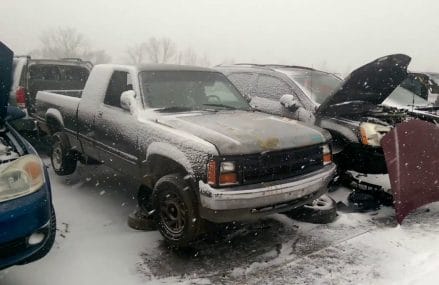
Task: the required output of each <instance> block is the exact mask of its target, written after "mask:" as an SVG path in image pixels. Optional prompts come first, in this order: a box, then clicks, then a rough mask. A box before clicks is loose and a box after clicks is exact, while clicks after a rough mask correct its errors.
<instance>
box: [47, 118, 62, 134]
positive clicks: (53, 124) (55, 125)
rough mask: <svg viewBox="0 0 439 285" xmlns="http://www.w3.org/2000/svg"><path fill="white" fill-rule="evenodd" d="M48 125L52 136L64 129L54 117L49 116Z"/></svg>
mask: <svg viewBox="0 0 439 285" xmlns="http://www.w3.org/2000/svg"><path fill="white" fill-rule="evenodd" d="M46 124H47V128H48V129H49V132H50V134H55V133H56V132H59V131H62V129H63V128H62V124H61V123H60V122H59V121H58V119H56V118H54V117H52V116H47V118H46Z"/></svg>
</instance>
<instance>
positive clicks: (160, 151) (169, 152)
mask: <svg viewBox="0 0 439 285" xmlns="http://www.w3.org/2000/svg"><path fill="white" fill-rule="evenodd" d="M154 155H159V156H163V157H166V158H168V159H170V160H172V161H174V162H176V163H178V164H180V165H181V166H182V167H183V168H184V169H185V170H186V172H187V174H189V175H193V174H194V170H193V168H192V164H191V163H190V161H189V160H188V158H187V156H186V154H184V153H183V152H182V151H181V150H179V149H178V148H176V147H175V146H173V145H171V144H168V143H165V142H154V143H152V144H151V145H150V146H149V147H148V150H147V153H146V160H145V162H146V165H148V166H149V165H150V163H151V158H152V157H153V156H154Z"/></svg>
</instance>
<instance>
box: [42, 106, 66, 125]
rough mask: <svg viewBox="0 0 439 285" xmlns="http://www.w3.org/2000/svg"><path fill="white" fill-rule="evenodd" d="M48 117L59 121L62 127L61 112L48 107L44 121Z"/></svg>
mask: <svg viewBox="0 0 439 285" xmlns="http://www.w3.org/2000/svg"><path fill="white" fill-rule="evenodd" d="M49 118H50V119H53V120H55V121H57V122H58V123H59V125H60V126H61V127H64V120H63V118H62V115H61V112H60V111H59V110H57V109H54V108H49V109H47V111H46V122H47V121H48V120H49Z"/></svg>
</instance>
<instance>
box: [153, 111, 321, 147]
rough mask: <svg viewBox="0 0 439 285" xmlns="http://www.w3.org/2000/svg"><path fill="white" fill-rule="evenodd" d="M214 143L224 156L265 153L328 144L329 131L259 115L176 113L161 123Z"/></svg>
mask: <svg viewBox="0 0 439 285" xmlns="http://www.w3.org/2000/svg"><path fill="white" fill-rule="evenodd" d="M157 122H158V123H161V124H163V125H166V126H169V127H172V128H176V129H179V130H183V131H185V132H188V133H191V134H193V135H195V136H197V137H200V138H202V139H204V140H206V141H208V142H210V143H212V144H214V145H215V146H216V147H217V149H218V151H219V153H220V154H221V155H239V154H251V153H261V152H264V151H273V150H283V149H290V148H298V147H304V146H309V145H314V144H320V143H323V142H326V141H327V140H328V138H329V135H328V134H327V132H326V131H323V130H320V129H319V128H316V127H311V126H307V125H305V124H303V123H300V122H297V121H294V120H290V119H286V118H278V117H274V116H271V115H266V114H263V113H259V112H247V111H224V112H217V113H194V114H188V113H185V114H173V115H169V116H161V117H160V119H158V120H157Z"/></svg>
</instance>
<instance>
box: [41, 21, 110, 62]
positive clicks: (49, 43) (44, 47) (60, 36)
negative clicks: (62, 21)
mask: <svg viewBox="0 0 439 285" xmlns="http://www.w3.org/2000/svg"><path fill="white" fill-rule="evenodd" d="M40 43H41V48H40V49H37V50H35V51H33V54H34V55H38V56H41V57H44V58H67V57H77V58H82V59H85V60H90V61H92V62H94V63H105V62H109V61H110V60H111V58H110V56H109V55H108V54H107V53H106V52H105V51H104V50H93V49H91V48H90V44H89V42H88V41H87V39H86V38H85V37H84V35H83V34H81V33H79V32H78V31H77V30H75V29H74V28H69V27H65V28H57V29H51V30H47V31H45V32H43V33H42V35H41V37H40Z"/></svg>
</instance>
